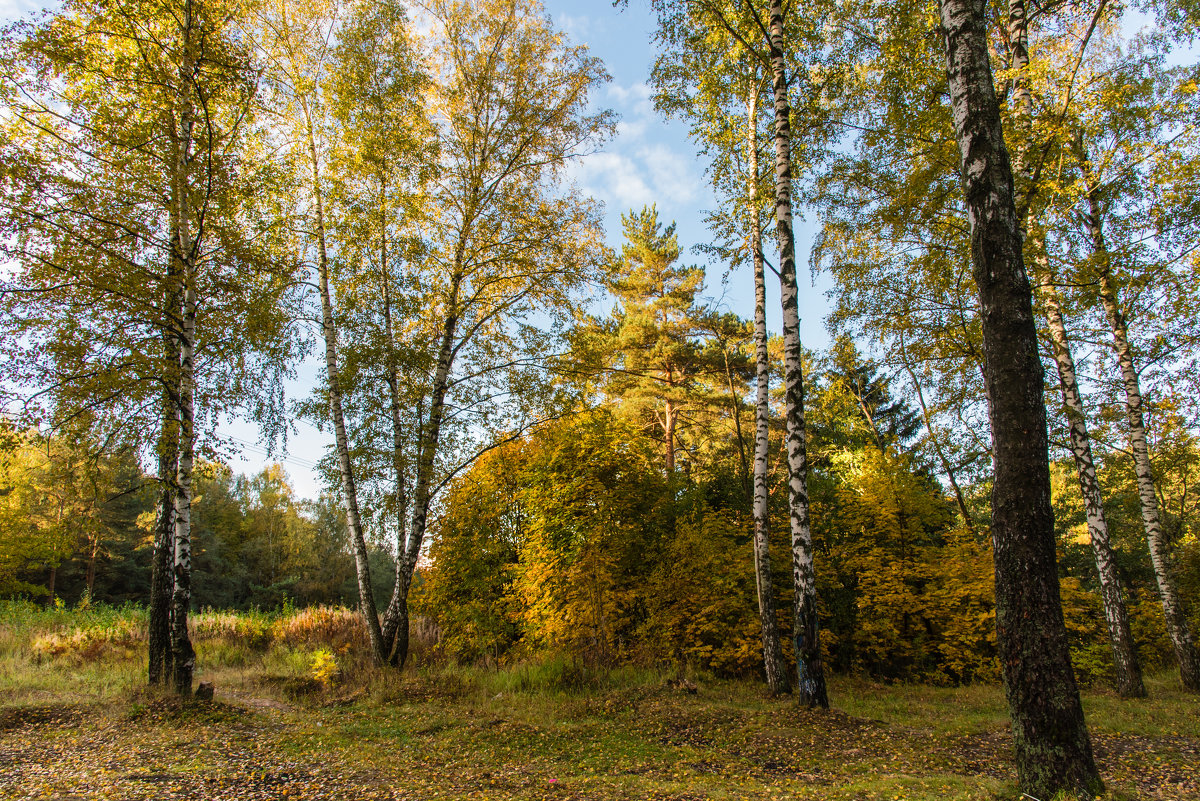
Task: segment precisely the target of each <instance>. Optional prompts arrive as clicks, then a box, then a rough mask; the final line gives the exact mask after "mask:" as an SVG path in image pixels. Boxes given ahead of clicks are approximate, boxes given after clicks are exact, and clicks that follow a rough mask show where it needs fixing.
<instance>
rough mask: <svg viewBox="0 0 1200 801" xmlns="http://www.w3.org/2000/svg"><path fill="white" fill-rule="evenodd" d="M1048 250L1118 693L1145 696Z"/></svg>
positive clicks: (1063, 371)
mask: <svg viewBox="0 0 1200 801" xmlns="http://www.w3.org/2000/svg"><path fill="white" fill-rule="evenodd" d="M1045 258H1046V256H1045V253H1044V252H1043V251H1041V250H1040V249H1039V250H1038V252H1036V253H1035V255H1034V264H1035V265H1036V270H1035V274H1034V278H1035V280H1036V281H1037V283H1038V285H1039V294H1040V295H1041V297H1042V305H1043V306H1045V308H1046V325H1047V328H1048V329H1049V332H1050V343H1051V351H1052V354H1053V356H1054V364H1055V367H1056V368H1057V369H1058V378H1059V387H1060V388H1061V390H1062V397H1063V406H1064V407H1065V410H1066V415H1067V422H1068V425H1069V428H1070V435H1071V455H1072V456H1073V457H1074V459H1075V469H1076V472H1077V473H1078V474H1079V492H1080V495H1081V496H1082V497H1083V505H1084V511H1085V513H1086V516H1087V527H1088V536H1089V538H1090V539H1091V543H1092V553H1093V554H1094V555H1095V557H1096V572H1097V574H1098V575H1099V578H1100V597H1101V599H1102V600H1103V602H1104V620H1105V623H1106V624H1107V625H1108V638H1109V642H1110V643H1111V644H1112V649H1113V664H1114V665H1115V667H1116V674H1117V692H1119V693H1120V694H1121V697H1122V698H1144V697H1145V696H1146V685H1145V684H1144V683H1143V681H1142V669H1141V666H1140V665H1139V664H1138V658H1137V651H1136V650H1135V648H1134V644H1133V634H1132V633H1131V632H1130V629H1129V614H1128V612H1127V611H1126V608H1125V598H1124V595H1123V593H1122V592H1121V580H1120V577H1119V576H1118V575H1117V566H1116V561H1115V560H1114V558H1113V552H1112V544H1111V541H1110V539H1109V536H1108V521H1107V520H1106V519H1105V517H1104V499H1103V496H1102V495H1101V492H1100V481H1099V479H1098V478H1097V476H1096V462H1095V460H1094V459H1093V458H1092V441H1091V437H1090V435H1089V434H1088V429H1087V415H1086V412H1085V410H1084V407H1083V397H1082V395H1081V394H1080V392H1079V380H1078V378H1077V376H1076V373H1075V359H1074V357H1073V356H1072V355H1071V342H1070V339H1069V337H1068V335H1067V327H1066V323H1065V321H1064V320H1063V315H1062V302H1061V300H1060V299H1059V296H1058V290H1057V289H1056V288H1055V287H1054V284H1053V283H1051V280H1050V275H1049V274H1050V269H1049V265H1048V264H1046V263H1045Z"/></svg>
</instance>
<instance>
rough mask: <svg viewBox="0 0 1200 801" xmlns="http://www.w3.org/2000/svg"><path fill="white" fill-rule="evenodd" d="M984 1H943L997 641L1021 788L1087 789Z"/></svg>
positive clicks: (1035, 362) (1037, 374)
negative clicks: (984, 408)
mask: <svg viewBox="0 0 1200 801" xmlns="http://www.w3.org/2000/svg"><path fill="white" fill-rule="evenodd" d="M985 10H986V4H985V3H984V2H983V0H941V9H940V11H941V22H942V27H943V30H944V33H945V36H946V43H947V51H948V52H947V73H948V78H949V87H950V101H951V110H952V114H953V122H954V130H955V134H956V136H957V139H958V145H959V152H960V154H961V159H962V163H961V178H962V184H963V191H964V194H965V197H966V204H967V213H968V217H969V219H970V223H971V263H972V267H973V271H974V274H975V281H976V284H977V285H978V288H979V302H980V309H981V322H982V329H983V351H984V362H985V367H984V385H985V388H986V391H987V396H988V407H989V413H990V417H991V424H992V443H993V466H994V475H995V477H994V484H993V490H992V538H993V543H994V550H995V570H996V633H997V643H998V646H999V652H1000V665H1001V669H1002V671H1003V675H1004V686H1005V693H1006V695H1007V698H1008V707H1009V713H1010V716H1011V718H1012V730H1013V743H1014V746H1015V748H1016V758H1017V774H1018V777H1019V781H1020V786H1021V790H1022V791H1024V792H1025V793H1028V794H1029V795H1032V796H1035V797H1037V798H1042V799H1049V798H1052V797H1053V796H1054V795H1055V793H1057V792H1059V791H1066V792H1068V793H1076V794H1080V795H1088V794H1090V793H1092V792H1095V791H1097V790H1098V789H1099V788H1100V787H1101V782H1100V777H1099V774H1098V773H1097V771H1096V764H1095V761H1094V759H1093V757H1092V747H1091V740H1090V739H1089V737H1088V732H1087V726H1086V724H1085V723H1084V718H1083V707H1082V705H1081V704H1080V701H1079V688H1078V686H1077V685H1076V683H1075V674H1074V672H1073V671H1072V669H1071V660H1070V654H1069V650H1068V646H1067V634H1066V627H1065V626H1064V624H1063V616H1062V603H1061V600H1060V596H1059V585H1058V566H1057V563H1056V559H1055V547H1054V546H1055V542H1054V513H1053V510H1052V508H1051V505H1050V465H1049V442H1048V439H1047V434H1046V407H1045V402H1044V398H1043V396H1042V392H1043V386H1042V381H1043V374H1042V364H1041V360H1040V358H1039V356H1038V342H1037V328H1036V326H1035V325H1034V320H1033V303H1032V294H1031V291H1030V287H1029V280H1028V278H1027V276H1026V274H1025V266H1024V261H1023V258H1022V254H1021V231H1020V224H1019V221H1018V218H1017V212H1016V206H1015V203H1014V197H1013V177H1012V168H1011V165H1010V163H1009V158H1008V151H1007V150H1006V148H1005V145H1004V133H1003V130H1002V128H1001V123H1000V110H999V105H998V103H997V100H996V95H995V89H994V86H993V83H992V69H991V64H990V62H989V60H988V42H987V21H986V15H985Z"/></svg>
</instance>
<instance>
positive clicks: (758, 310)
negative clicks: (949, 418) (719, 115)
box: [746, 84, 791, 695]
mask: <svg viewBox="0 0 1200 801" xmlns="http://www.w3.org/2000/svg"><path fill="white" fill-rule="evenodd" d="M758 92H759V88H758V86H757V84H756V85H755V86H754V88H752V89H751V90H750V98H749V102H748V103H747V105H746V123H747V125H746V130H747V142H746V149H747V151H748V159H749V174H750V187H749V190H750V191H749V194H750V208H749V213H750V248H751V251H752V254H753V258H754V361H755V372H756V376H757V384H756V394H755V406H754V408H755V412H754V507H753V508H754V583H755V586H756V587H757V589H758V616H759V619H760V621H761V624H762V646H763V668H764V670H765V671H766V674H767V686H768V687H769V688H770V690H771V692H772V693H774V694H776V695H779V694H782V693H786V692H790V691H791V686H790V684H789V682H788V678H787V671H786V669H785V667H784V664H783V646H782V644H781V643H780V641H779V624H778V622H777V621H776V619H775V594H774V591H773V590H772V582H771V551H770V538H769V537H768V533H769V531H770V526H769V523H770V520H769V516H768V514H767V499H768V496H767V455H768V453H769V450H770V444H769V436H768V435H769V433H770V420H771V359H770V356H769V354H768V352H767V281H766V272H765V270H764V268H763V252H762V223H761V222H760V220H759V216H758V215H759V208H758V191H759V187H758V169H759V165H758Z"/></svg>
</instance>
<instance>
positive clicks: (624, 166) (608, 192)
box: [574, 152, 655, 213]
mask: <svg viewBox="0 0 1200 801" xmlns="http://www.w3.org/2000/svg"><path fill="white" fill-rule="evenodd" d="M644 174H645V171H644V170H642V169H640V168H639V165H638V164H636V163H635V162H634V161H633V159H631V158H629V157H628V156H626V155H623V154H620V153H611V152H608V153H595V154H593V155H591V156H588V157H587V158H586V159H584V160H583V161H581V162H580V163H579V165H578V167H576V168H575V170H574V177H575V179H576V180H577V181H579V183H580V185H581V186H582V187H583V189H584V190H585V191H586V192H588V194H590V195H592V196H593V197H595V198H596V199H598V200H602V201H604V204H605V206H606V207H607V208H608V211H609V213H613V212H615V211H624V210H626V209H630V208H639V207H641V206H643V205H646V204H648V203H653V202H654V201H655V189H654V188H652V187H651V186H650V185H649V184H647V183H646V181H645V180H644V179H643V175H644Z"/></svg>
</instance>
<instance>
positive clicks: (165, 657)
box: [148, 211, 182, 684]
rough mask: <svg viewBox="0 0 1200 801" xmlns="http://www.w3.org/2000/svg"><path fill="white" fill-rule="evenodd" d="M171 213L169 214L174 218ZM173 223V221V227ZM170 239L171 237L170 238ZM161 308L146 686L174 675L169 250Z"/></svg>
mask: <svg viewBox="0 0 1200 801" xmlns="http://www.w3.org/2000/svg"><path fill="white" fill-rule="evenodd" d="M174 216H175V215H174V211H172V217H174ZM174 230H175V226H174V225H172V231H174ZM171 240H172V242H174V241H175V236H172V237H171ZM168 262H169V264H170V265H171V267H170V269H169V270H168V273H167V277H166V291H165V292H164V305H165V309H164V312H163V326H164V330H163V367H162V369H163V375H162V382H163V390H162V398H161V400H160V404H161V406H160V414H161V416H162V420H161V422H160V429H159V435H158V447H157V450H158V482H159V501H158V520H157V521H156V523H155V526H154V555H153V563H152V566H151V571H150V629H149V636H148V650H149V666H148V680H149V683H150V684H162V683H163V682H165V681H166V680H167V677H168V676H170V675H172V673H173V664H172V660H171V598H172V596H173V595H174V594H175V582H174V580H173V572H174V571H173V570H172V565H173V563H174V556H175V474H176V471H177V470H178V469H179V337H178V334H177V331H178V328H179V326H180V323H181V321H180V319H179V317H180V312H181V311H182V310H181V308H180V294H179V290H178V274H179V271H178V269H177V265H178V260H177V259H176V258H175V257H174V250H173V248H172V251H171V253H169V254H168Z"/></svg>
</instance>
